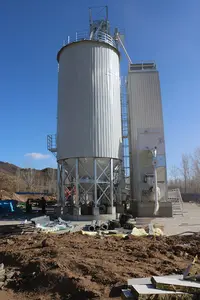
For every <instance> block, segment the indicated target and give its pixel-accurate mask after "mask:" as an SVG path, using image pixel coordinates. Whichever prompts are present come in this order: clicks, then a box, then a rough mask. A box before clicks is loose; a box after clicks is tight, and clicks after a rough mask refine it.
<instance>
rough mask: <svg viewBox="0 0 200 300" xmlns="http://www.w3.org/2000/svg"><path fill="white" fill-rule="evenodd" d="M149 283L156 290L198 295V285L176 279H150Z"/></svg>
mask: <svg viewBox="0 0 200 300" xmlns="http://www.w3.org/2000/svg"><path fill="white" fill-rule="evenodd" d="M151 282H152V284H153V285H154V286H155V287H156V288H157V289H162V290H168V291H176V292H185V293H194V294H199V295H200V283H196V282H192V281H187V280H181V279H176V278H166V277H165V276H163V277H162V276H160V277H159V276H155V277H152V278H151Z"/></svg>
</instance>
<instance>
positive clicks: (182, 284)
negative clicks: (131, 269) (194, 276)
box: [121, 275, 200, 300]
mask: <svg viewBox="0 0 200 300" xmlns="http://www.w3.org/2000/svg"><path fill="white" fill-rule="evenodd" d="M128 287H129V289H127V290H125V289H122V294H121V298H122V299H138V300H146V299H156V300H159V299H166V300H170V299H173V300H176V299H180V300H182V299H183V300H184V299H185V300H190V299H199V298H198V295H200V283H194V282H190V281H186V280H184V279H183V275H170V276H153V277H151V278H150V277H147V278H133V279H128Z"/></svg>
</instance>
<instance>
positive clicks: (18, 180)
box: [0, 161, 57, 194]
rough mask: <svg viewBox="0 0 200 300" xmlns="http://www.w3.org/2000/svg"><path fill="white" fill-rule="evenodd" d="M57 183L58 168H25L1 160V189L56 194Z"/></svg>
mask: <svg viewBox="0 0 200 300" xmlns="http://www.w3.org/2000/svg"><path fill="white" fill-rule="evenodd" d="M56 185H57V170H56V169H52V168H46V169H43V170H36V169H31V168H29V169H23V168H20V167H18V166H15V165H13V164H10V163H8V162H2V161H0V190H5V191H8V192H26V191H27V192H40V193H43V192H49V193H53V194H55V193H56Z"/></svg>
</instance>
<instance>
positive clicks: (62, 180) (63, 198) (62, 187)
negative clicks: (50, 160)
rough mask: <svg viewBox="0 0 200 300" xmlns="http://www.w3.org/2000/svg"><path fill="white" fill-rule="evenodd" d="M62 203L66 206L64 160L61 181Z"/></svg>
mask: <svg viewBox="0 0 200 300" xmlns="http://www.w3.org/2000/svg"><path fill="white" fill-rule="evenodd" d="M60 203H61V206H62V207H64V206H65V166H64V162H62V164H61V183H60Z"/></svg>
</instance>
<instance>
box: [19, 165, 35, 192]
mask: <svg viewBox="0 0 200 300" xmlns="http://www.w3.org/2000/svg"><path fill="white" fill-rule="evenodd" d="M35 174H36V172H35V170H34V169H21V170H20V177H21V179H23V181H24V182H25V183H26V188H27V190H28V191H29V192H33V191H35Z"/></svg>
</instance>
